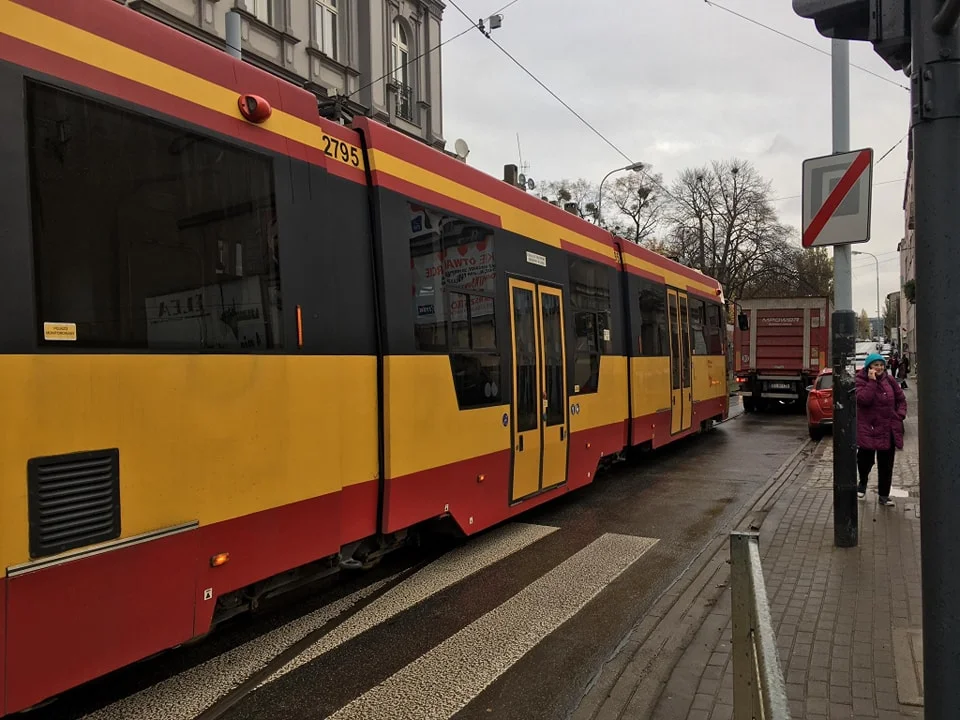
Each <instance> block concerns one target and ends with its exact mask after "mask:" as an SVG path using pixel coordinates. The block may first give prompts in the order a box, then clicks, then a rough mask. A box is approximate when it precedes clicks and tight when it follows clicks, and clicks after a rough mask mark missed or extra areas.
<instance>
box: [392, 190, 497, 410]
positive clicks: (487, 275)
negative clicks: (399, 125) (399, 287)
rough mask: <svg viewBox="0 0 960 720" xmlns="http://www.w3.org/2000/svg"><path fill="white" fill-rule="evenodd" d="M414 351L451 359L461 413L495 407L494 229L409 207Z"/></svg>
mask: <svg viewBox="0 0 960 720" xmlns="http://www.w3.org/2000/svg"><path fill="white" fill-rule="evenodd" d="M409 208H410V218H411V220H410V228H411V230H412V234H411V236H410V268H411V273H412V285H413V302H414V318H415V320H414V323H415V328H414V336H415V338H416V347H417V350H420V351H422V352H442V353H449V354H450V366H451V369H452V371H453V383H454V387H455V389H456V392H457V401H458V403H459V405H460V407H461V408H469V407H479V406H483V405H496V404H500V403H501V402H502V398H503V388H502V383H501V382H500V355H499V353H498V352H497V326H496V304H495V295H496V289H497V273H496V264H495V258H494V237H493V232H492V231H491V230H490V229H489V228H487V227H485V226H482V225H479V224H478V223H475V222H473V221H470V220H466V219H464V218H461V217H458V216H456V215H451V214H450V213H447V212H445V211H442V210H434V209H432V208H426V207H424V206H422V205H419V204H415V203H409Z"/></svg>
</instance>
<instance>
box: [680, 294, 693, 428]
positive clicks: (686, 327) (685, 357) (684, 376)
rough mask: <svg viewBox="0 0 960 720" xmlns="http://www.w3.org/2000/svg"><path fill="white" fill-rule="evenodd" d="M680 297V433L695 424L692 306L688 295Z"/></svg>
mask: <svg viewBox="0 0 960 720" xmlns="http://www.w3.org/2000/svg"><path fill="white" fill-rule="evenodd" d="M679 297H680V355H681V357H682V362H681V363H680V394H681V395H682V396H683V406H682V408H681V413H680V417H681V419H680V431H681V432H683V431H684V430H689V429H690V424H691V423H692V422H693V360H692V359H691V358H690V304H689V302H688V301H687V294H686V293H679Z"/></svg>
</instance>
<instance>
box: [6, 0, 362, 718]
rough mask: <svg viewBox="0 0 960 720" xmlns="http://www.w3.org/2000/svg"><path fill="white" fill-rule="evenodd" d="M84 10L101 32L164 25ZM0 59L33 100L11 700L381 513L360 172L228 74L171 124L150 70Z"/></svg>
mask: <svg viewBox="0 0 960 720" xmlns="http://www.w3.org/2000/svg"><path fill="white" fill-rule="evenodd" d="M51 7H55V6H51ZM100 9H101V10H102V13H101V15H102V16H103V17H101V15H98V16H97V18H98V23H99V24H98V28H99V30H100V31H102V32H104V33H109V32H113V33H115V34H116V37H112V36H111V37H110V38H109V41H110V42H122V41H123V38H124V37H126V36H127V35H130V34H131V33H132V34H133V35H137V34H138V33H139V31H141V30H144V27H143V26H144V25H145V24H149V25H150V31H151V32H152V31H154V30H155V31H156V32H160V33H164V32H165V31H164V30H163V28H162V26H155V23H153V22H152V21H150V20H148V19H146V18H144V17H143V16H141V15H139V14H138V13H133V12H131V11H129V10H128V9H126V8H123V7H121V6H116V5H115V4H113V3H103V4H102V6H101V8H100ZM30 12H32V11H30ZM104 17H106V20H104ZM9 27H10V26H6V27H5V28H4V30H5V31H7V32H10V31H11V30H10V29H9ZM17 27H19V26H14V29H15V30H16V28H17ZM30 27H33V24H31V23H26V24H24V25H23V28H26V29H25V30H24V32H26V31H27V30H28V29H29V28H30ZM168 35H169V38H168V40H169V42H170V43H172V44H174V45H176V44H177V43H180V44H184V43H193V45H191V49H192V50H194V51H197V53H199V54H201V55H203V54H204V53H207V55H208V56H209V57H206V56H205V62H204V63H202V64H201V65H202V66H203V67H198V68H196V70H195V72H197V73H200V72H204V71H205V68H207V67H208V65H209V66H210V67H213V66H218V64H222V63H223V62H231V63H232V61H230V60H229V59H227V60H224V56H223V54H222V53H218V52H217V51H215V50H214V49H202V50H199V51H198V50H197V47H196V46H199V44H197V43H196V42H195V41H193V40H190V39H188V38H186V37H185V36H182V35H180V34H179V33H176V32H175V31H170V32H169V33H168ZM68 39H69V38H68ZM24 42H26V41H24ZM107 42H108V40H107V39H106V38H103V39H98V38H96V37H95V36H90V39H89V43H88V45H89V44H91V43H92V45H91V46H89V47H88V46H85V51H84V52H85V54H84V55H82V57H83V62H85V63H93V64H96V63H101V62H103V63H107V64H108V63H109V61H110V58H112V57H114V55H111V54H109V53H104V54H99V53H98V51H97V47H98V43H107ZM20 47H21V45H18V44H16V43H10V44H6V45H5V50H4V51H3V52H4V53H10V52H14V51H15V50H17V48H20ZM207 50H209V52H207ZM72 51H73V48H72V46H70V45H69V43H66V44H62V45H60V46H58V52H59V53H62V54H66V55H69V53H71V52H72ZM78 57H80V56H79V55H78ZM3 59H5V60H6V61H7V62H5V63H2V64H0V87H4V88H9V89H10V90H11V92H9V93H8V97H13V98H21V97H25V103H24V104H20V103H17V102H12V103H5V104H4V107H3V110H2V112H3V113H4V116H3V118H2V119H3V127H4V128H6V129H7V132H5V133H4V134H3V135H2V138H0V155H2V156H3V157H4V158H5V161H6V162H5V163H3V169H2V173H0V178H2V180H0V183H2V185H3V189H4V192H3V193H0V217H2V218H3V220H2V222H3V224H4V232H3V236H4V239H5V241H4V243H3V245H2V247H0V268H2V273H3V282H2V283H0V299H2V301H3V303H4V305H5V306H6V307H8V308H19V309H20V312H18V313H11V317H10V321H9V322H7V323H5V326H4V330H3V333H2V335H0V372H2V377H4V378H5V379H6V381H5V386H4V393H3V394H4V406H5V411H6V412H5V413H4V415H3V419H2V420H0V423H2V424H3V427H2V431H0V437H2V438H3V441H2V443H3V452H2V453H0V477H2V482H0V566H2V568H3V569H4V570H5V578H4V579H3V585H4V587H3V590H2V594H3V595H5V596H6V597H5V603H0V607H3V608H5V610H6V617H2V616H0V620H2V628H3V629H2V632H0V638H2V639H3V640H4V642H5V652H3V653H0V655H3V656H4V657H5V662H6V667H5V668H4V670H5V681H4V682H0V686H2V687H5V688H6V697H5V698H4V709H5V710H6V711H7V712H13V711H16V710H19V709H22V708H25V707H28V706H30V705H32V704H34V703H36V702H39V701H42V700H44V699H45V698H47V697H50V696H51V695H54V694H56V693H59V692H61V691H63V690H65V689H67V688H69V687H72V686H75V685H77V684H80V683H82V682H84V681H86V680H89V679H91V678H94V677H96V676H99V675H101V674H104V673H106V672H109V671H111V670H113V669H116V668H118V667H122V666H123V665H126V664H129V663H131V662H134V661H136V660H138V659H140V658H142V657H145V656H147V655H150V654H152V653H154V652H157V651H159V650H162V649H164V648H167V647H170V646H173V645H176V644H178V643H180V642H182V641H184V640H187V639H189V638H190V637H193V636H195V635H198V634H202V633H203V632H205V631H206V630H207V629H208V628H209V626H210V622H211V618H212V616H213V614H214V609H215V607H216V606H217V603H218V599H220V598H224V597H229V595H230V593H232V592H234V591H237V590H239V589H241V588H244V587H245V586H247V585H249V584H251V583H254V582H257V581H259V580H263V579H266V578H268V577H271V576H274V575H277V574H278V573H283V572H285V571H287V570H290V569H292V568H295V567H297V566H301V565H304V564H306V563H310V562H313V561H315V560H319V559H322V558H334V557H335V554H336V553H337V551H338V550H339V549H340V547H341V545H343V544H345V543H348V542H351V541H352V540H354V539H358V538H359V537H362V536H365V535H366V534H370V533H373V532H375V527H376V506H377V503H376V489H377V460H376V458H377V453H376V448H377V425H376V412H377V398H376V358H375V350H376V348H375V336H374V331H373V320H372V318H373V314H372V312H371V311H370V308H371V307H372V300H371V298H372V283H371V280H370V278H371V274H370V272H369V253H370V245H369V234H368V233H369V228H368V226H367V221H366V218H367V214H368V206H367V196H366V189H365V186H364V185H363V182H364V176H363V172H362V169H358V168H350V167H347V166H346V165H344V167H343V168H342V169H341V168H339V167H338V169H337V170H336V172H335V173H328V172H325V171H324V170H323V169H322V168H320V167H311V166H309V165H308V164H307V162H306V158H307V157H308V156H309V157H314V158H319V160H318V161H317V163H318V164H320V165H323V164H325V162H326V160H325V159H324V158H323V155H322V142H321V137H322V136H323V135H324V132H321V130H320V128H319V127H317V129H316V133H315V134H314V136H311V135H310V133H307V135H306V137H301V138H300V139H299V140H296V141H295V140H293V139H286V138H283V137H280V136H278V135H276V134H274V133H272V132H270V131H268V130H261V129H256V128H250V127H248V126H244V125H243V123H242V121H240V120H239V119H234V116H235V115H236V97H237V96H238V94H237V91H236V90H235V89H232V88H231V89H227V90H226V91H224V92H220V93H211V94H210V96H209V98H207V99H204V100H203V101H204V102H209V106H202V107H200V106H198V107H194V105H193V104H191V103H179V104H177V105H176V106H175V110H176V112H178V113H179V115H178V117H172V116H169V115H165V114H163V112H164V110H169V109H170V108H169V106H168V105H166V104H165V103H164V102H163V101H162V95H161V93H159V92H155V91H154V90H153V89H151V88H152V83H154V82H155V81H156V77H155V76H153V75H149V76H147V75H145V76H144V77H142V78H140V77H138V78H137V79H136V83H139V84H138V85H137V86H136V87H137V88H138V89H137V90H136V92H133V90H132V87H133V83H132V82H127V81H125V82H124V83H112V82H111V81H110V80H109V79H108V73H109V72H110V71H111V68H109V67H104V68H101V69H98V70H97V71H96V72H93V71H89V72H88V71H87V70H85V69H84V68H85V67H86V66H85V65H83V64H82V63H81V62H75V61H70V62H64V61H63V59H62V56H61V55H55V54H54V53H52V52H50V51H46V50H43V51H41V50H37V49H33V50H31V51H30V52H28V53H25V54H24V56H23V58H22V60H21V61H20V62H21V64H20V65H16V64H12V59H11V58H10V57H7V56H6V55H4V57H3ZM28 65H29V66H31V69H29V70H24V69H23V67H24V66H28ZM40 73H45V74H44V75H42V76H41V75H40ZM57 74H60V75H61V76H62V78H61V79H57V80H53V81H52V82H53V85H51V84H49V83H51V79H50V78H51V76H56V75H57ZM246 74H250V75H251V77H250V78H248V79H249V80H250V83H248V84H252V85H255V86H258V87H260V88H269V87H270V85H271V83H269V82H267V83H265V82H263V79H264V78H263V76H262V74H260V73H259V71H256V70H254V69H252V68H249V67H248V66H241V65H239V64H238V66H237V68H236V72H235V73H234V72H233V67H232V66H231V72H229V73H226V76H230V77H233V78H236V81H237V83H238V86H243V85H244V78H245V77H246ZM273 87H274V88H276V87H278V85H277V82H276V80H275V79H274V80H273ZM24 88H26V92H24ZM128 91H129V92H130V95H129V97H128V96H127V95H126V94H124V93H127V92H128ZM264 92H266V90H264ZM109 93H117V94H115V95H111V94H109ZM268 99H269V100H270V101H271V102H272V103H273V104H274V105H275V107H280V106H281V104H282V103H281V98H280V96H279V95H271V96H269V97H268ZM154 103H156V106H154V105H153V104H154ZM218 103H219V104H218ZM58 127H69V133H68V134H67V135H63V134H60V135H58V134H57V128H58ZM242 128H246V129H243V130H242V132H241V129H242ZM234 133H239V134H240V135H242V139H238V137H236V136H235V135H234ZM326 133H327V134H329V135H335V136H338V137H339V138H340V140H341V141H342V142H344V143H345V144H346V146H347V147H348V148H349V147H351V146H352V147H356V148H357V150H358V152H359V139H358V138H357V137H356V135H355V134H354V133H352V132H350V131H347V130H344V129H340V128H335V127H333V126H331V127H330V128H328V130H327V131H326ZM311 137H313V140H311V142H314V143H315V146H314V147H313V148H312V149H311V148H307V147H305V146H303V145H302V144H300V141H301V140H304V139H307V140H310V138H311ZM58 138H59V140H58ZM261 139H262V140H263V145H262V146H260V145H258V143H259V142H260V140H261ZM271 148H273V149H271ZM277 148H283V149H288V148H289V149H290V150H291V152H295V154H296V155H298V156H300V158H301V159H300V160H292V159H290V158H289V157H287V156H286V155H282V154H278V152H277V151H276V149H277ZM295 148H296V149H295ZM347 156H348V157H350V154H349V152H348V154H347ZM358 157H359V156H358ZM334 174H337V175H338V177H333V175H334ZM35 259H36V260H35ZM34 278H36V285H34V282H33V281H34ZM301 336H302V343H301V342H300V337H301ZM78 453H79V455H78ZM78 473H79V474H78ZM78 488H80V489H82V490H83V493H85V494H84V496H83V497H82V498H80V497H78V496H77V495H76V494H75V493H76V492H79V490H77V489H78ZM71 493H73V494H71ZM81 501H82V502H81ZM84 503H86V504H84ZM217 556H220V558H219V559H217ZM223 560H226V562H222V561H223ZM64 597H69V598H70V599H71V606H70V610H69V612H65V611H64V609H63V606H62V598H64Z"/></svg>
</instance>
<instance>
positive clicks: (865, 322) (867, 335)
mask: <svg viewBox="0 0 960 720" xmlns="http://www.w3.org/2000/svg"><path fill="white" fill-rule="evenodd" d="M871 330H872V328H871V327H870V316H869V315H867V311H866V310H861V311H860V317H859V318H857V337H858V338H859V339H860V340H869V339H871V338H872V337H873V332H871Z"/></svg>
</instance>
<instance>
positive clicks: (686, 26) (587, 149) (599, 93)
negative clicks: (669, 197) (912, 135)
mask: <svg viewBox="0 0 960 720" xmlns="http://www.w3.org/2000/svg"><path fill="white" fill-rule="evenodd" d="M455 1H456V3H457V4H458V5H459V6H460V7H461V8H463V10H464V11H465V12H466V13H467V14H469V15H471V16H472V17H475V18H480V17H482V16H485V15H489V14H490V13H492V12H493V11H495V10H497V9H498V8H499V7H501V6H502V5H505V4H506V3H507V2H508V0H500V1H499V3H498V2H497V0H455ZM721 4H722V5H724V6H725V7H728V8H730V9H732V10H735V11H737V12H739V13H741V14H743V15H746V16H749V17H751V18H753V19H755V20H757V21H759V22H762V23H764V24H766V25H770V26H772V27H774V28H776V29H778V30H780V31H782V32H784V33H787V34H790V35H793V36H795V37H797V38H799V39H801V40H803V41H805V42H807V43H809V44H811V45H814V46H815V47H818V48H822V49H823V50H826V51H828V52H829V50H830V41H829V40H828V39H826V38H822V37H820V35H818V34H817V32H816V29H815V28H814V25H813V22H812V21H808V20H803V19H802V18H799V17H797V16H796V15H794V14H793V10H792V8H791V3H790V0H722V2H721ZM503 14H504V20H503V27H501V28H500V29H498V30H495V31H494V32H493V35H494V37H495V39H496V40H497V41H498V42H499V43H500V44H501V45H503V47H504V48H505V49H506V50H508V51H509V52H510V53H511V54H513V55H514V57H516V58H517V59H518V60H519V61H520V62H521V63H523V64H524V65H525V66H526V67H527V68H529V69H530V71H531V72H533V73H534V74H535V75H537V76H538V77H539V78H540V79H541V80H542V81H543V82H544V83H545V84H546V85H547V86H548V87H550V88H551V89H552V90H553V91H554V92H556V93H557V94H558V95H559V96H560V97H561V98H563V99H564V100H565V101H566V102H567V103H568V104H570V105H571V106H572V107H573V108H574V109H575V110H577V111H578V112H579V113H580V114H581V115H583V116H584V117H585V118H586V119H587V120H588V121H589V122H591V123H592V124H593V125H594V126H595V127H596V128H597V129H598V130H600V132H601V133H603V134H604V135H605V136H607V137H608V138H609V139H610V140H611V141H612V142H613V143H614V144H615V145H616V146H617V147H619V148H620V149H621V150H623V152H625V153H626V154H627V155H628V156H630V158H631V159H633V160H643V161H644V162H647V163H651V164H652V165H653V169H654V171H656V172H660V173H662V174H663V176H664V180H665V181H666V183H667V184H669V182H671V181H672V180H673V178H674V177H675V175H676V173H677V172H678V171H679V170H681V169H682V168H685V167H691V166H698V165H701V164H705V163H708V162H709V161H711V160H720V159H728V158H733V157H737V158H741V159H746V160H749V161H751V162H752V163H754V165H755V166H756V167H757V168H758V170H759V171H760V173H761V174H762V175H763V176H764V177H766V178H768V179H769V180H771V181H772V183H773V193H774V197H776V198H784V197H786V198H789V199H784V200H780V201H778V202H777V203H776V206H777V209H778V210H779V212H780V214H781V219H782V220H783V221H784V222H787V223H789V224H791V225H794V226H795V227H797V228H799V226H800V211H801V207H800V198H799V197H796V198H790V197H789V196H799V194H800V179H801V175H800V173H801V163H802V161H803V159H804V158H806V157H815V156H818V155H826V154H829V153H830V152H831V150H832V147H831V124H830V122H831V121H830V58H829V57H828V56H826V55H822V54H820V53H818V52H815V51H814V50H812V49H810V48H807V47H803V46H801V45H799V44H796V43H794V42H791V41H789V40H787V39H784V38H782V37H779V36H777V35H775V34H774V33H772V32H770V31H768V30H765V29H763V28H760V27H757V26H756V25H752V24H750V23H748V22H746V21H744V20H741V19H740V18H737V17H734V16H733V15H731V14H729V13H727V12H724V11H723V10H721V9H718V8H716V7H711V6H710V5H708V4H706V3H705V2H703V0H589V2H584V1H583V0H579V1H577V2H575V1H574V0H518V1H517V2H516V3H515V4H514V5H512V6H511V7H510V8H508V9H507V10H505V11H504V13H503ZM468 24H469V23H468V22H467V20H466V19H465V18H464V17H463V16H462V15H461V14H460V13H459V12H457V10H456V9H455V8H454V7H453V6H452V5H450V4H449V2H448V4H447V9H446V11H445V12H444V20H443V35H444V37H445V38H447V37H451V36H453V35H455V34H457V33H459V32H460V31H461V30H463V29H464V28H466V27H467V26H468ZM442 52H443V112H444V137H445V138H446V139H447V147H448V148H449V149H450V150H452V149H453V144H454V141H455V140H456V139H457V138H463V139H465V140H466V141H467V143H468V145H469V146H470V156H469V158H468V163H469V164H471V165H473V166H475V167H478V168H480V169H482V170H484V171H486V172H489V173H491V174H493V175H497V176H502V172H503V165H504V164H506V163H516V162H517V133H519V134H520V142H521V147H522V152H523V160H524V163H526V164H528V165H529V170H528V175H529V176H530V177H532V178H534V179H537V180H539V179H541V178H543V179H546V180H556V179H561V178H565V177H566V178H576V177H585V178H588V179H590V180H592V181H594V182H599V181H600V179H601V178H602V177H603V176H604V175H605V174H606V173H607V172H608V171H609V170H611V169H613V168H617V167H622V166H623V165H624V164H626V163H625V161H624V160H623V158H622V157H621V156H620V155H618V154H617V152H616V151H615V150H613V149H612V148H610V147H609V146H608V145H606V144H605V143H604V142H603V140H601V139H600V138H599V137H597V136H596V135H594V134H593V133H592V132H591V131H590V130H589V129H588V128H587V127H585V126H584V125H583V124H582V123H581V122H580V121H579V120H577V118H576V117H574V116H573V115H572V114H570V113H569V112H568V111H567V110H565V109H564V108H563V107H562V106H561V105H560V104H558V103H557V101H556V100H554V99H553V98H552V97H550V95H549V94H547V92H546V91H545V90H543V89H542V88H541V87H539V86H538V85H537V84H536V83H535V82H534V81H533V80H531V79H530V78H529V77H528V76H526V75H525V74H524V73H523V71H522V70H521V69H520V68H518V67H517V66H516V65H514V64H513V63H512V62H511V61H510V59H509V58H507V57H506V56H505V55H503V54H502V53H501V52H500V51H499V50H498V49H497V48H496V47H495V46H494V45H493V44H492V43H491V42H490V41H488V40H487V39H486V38H484V37H483V36H482V35H480V33H479V32H471V33H467V34H466V35H464V36H463V37H460V38H457V39H456V40H453V41H452V42H451V43H449V44H448V45H445V46H444V47H443V49H442ZM850 58H851V62H852V63H855V64H857V65H860V66H863V67H865V68H867V69H869V70H871V71H873V72H875V73H877V74H879V75H881V76H882V77H883V78H885V79H887V80H892V81H894V82H895V83H897V84H899V85H902V86H904V87H906V86H907V85H908V79H907V78H906V77H905V76H904V75H903V73H897V72H894V71H892V70H890V69H889V68H888V67H887V66H886V64H885V63H884V62H883V61H882V60H880V59H879V58H878V57H877V56H876V55H875V54H874V53H873V50H872V48H871V46H870V45H869V43H851V47H850ZM850 86H851V95H850V108H851V112H850V115H851V134H850V139H851V145H852V146H853V147H854V148H857V147H872V148H873V149H874V158H875V160H876V159H879V157H880V156H881V155H882V154H883V153H885V152H886V151H887V150H889V149H890V147H891V146H893V145H894V144H895V143H897V142H898V141H899V140H900V139H901V138H903V136H904V135H905V133H906V132H907V129H908V119H909V99H910V94H909V92H907V91H906V90H904V89H901V88H899V87H896V86H895V85H893V84H890V83H889V82H885V81H884V80H882V79H879V78H877V77H873V76H871V75H869V74H867V73H865V72H862V71H861V70H858V69H857V68H853V67H852V68H851V69H850ZM906 156H907V143H906V141H904V142H903V143H901V144H900V145H899V146H898V147H897V148H896V149H895V150H894V151H893V152H892V153H890V155H889V156H888V157H887V158H886V159H885V160H883V161H882V162H881V163H879V164H878V165H877V166H876V168H875V170H874V180H875V182H876V183H883V184H878V185H876V186H875V188H874V195H873V227H872V240H871V241H870V242H869V243H867V244H866V245H860V246H854V249H860V250H867V251H869V252H872V253H874V254H875V255H877V257H878V259H879V261H880V293H881V303H883V298H884V297H885V296H886V294H887V293H889V292H893V291H895V290H898V289H899V285H900V279H899V278H900V269H899V268H900V266H899V257H898V253H897V252H896V249H897V243H898V242H899V241H900V239H901V238H902V237H903V230H904V221H903V207H902V206H903V192H904V179H905V176H906V165H907V163H906ZM888 181H894V182H888ZM853 295H854V305H855V307H856V309H857V310H858V311H859V310H860V309H861V308H864V309H866V310H867V312H868V313H869V314H870V315H874V314H875V313H876V310H875V308H876V273H875V264H874V261H873V258H870V257H869V256H859V257H854V282H853Z"/></svg>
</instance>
